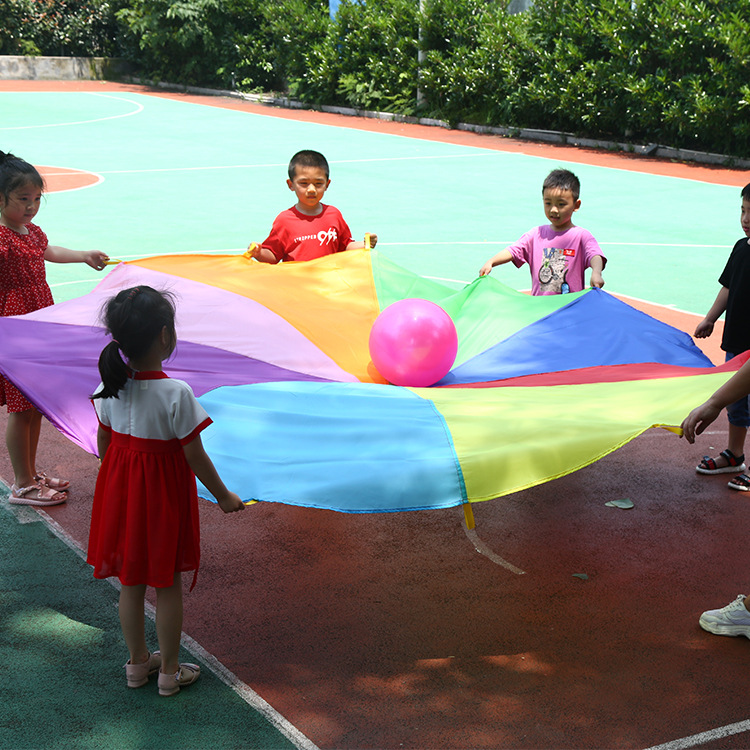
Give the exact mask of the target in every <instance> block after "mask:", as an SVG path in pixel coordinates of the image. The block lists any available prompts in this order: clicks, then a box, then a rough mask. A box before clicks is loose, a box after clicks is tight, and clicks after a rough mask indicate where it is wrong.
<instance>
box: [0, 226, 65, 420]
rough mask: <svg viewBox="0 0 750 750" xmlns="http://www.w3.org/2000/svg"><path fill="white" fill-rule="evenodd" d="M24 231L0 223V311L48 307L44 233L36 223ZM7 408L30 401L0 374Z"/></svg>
mask: <svg viewBox="0 0 750 750" xmlns="http://www.w3.org/2000/svg"><path fill="white" fill-rule="evenodd" d="M26 228H27V229H28V230H29V233H28V234H18V232H14V231H13V230H12V229H9V228H8V227H6V226H2V225H0V268H2V273H0V315H2V316H7V315H24V314H26V313H30V312H33V311H34V310H40V309H41V308H42V307H49V306H50V305H51V304H52V302H53V300H52V292H51V291H50V288H49V285H48V284H47V278H46V275H45V268H44V252H45V250H46V249H47V235H46V234H44V232H43V231H42V230H41V229H40V228H39V227H38V226H37V225H36V224H27V225H26ZM3 404H7V405H8V412H10V413H13V412H21V411H27V410H29V409H32V408H33V404H32V403H31V402H30V401H28V399H27V398H26V397H25V396H24V395H23V394H22V393H21V392H20V391H19V390H18V388H16V387H15V386H14V385H13V383H11V382H10V381H9V380H6V379H5V378H4V377H3V376H2V375H0V406H2V405H3Z"/></svg>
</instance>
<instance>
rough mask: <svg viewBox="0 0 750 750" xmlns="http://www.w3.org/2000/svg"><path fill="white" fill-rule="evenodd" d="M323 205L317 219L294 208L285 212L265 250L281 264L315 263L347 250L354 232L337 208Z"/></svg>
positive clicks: (275, 225)
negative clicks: (316, 259)
mask: <svg viewBox="0 0 750 750" xmlns="http://www.w3.org/2000/svg"><path fill="white" fill-rule="evenodd" d="M320 205H321V206H322V207H323V210H322V211H321V212H320V213H319V214H318V215H317V216H308V215H306V214H303V213H301V212H300V211H298V210H297V209H296V208H295V207H294V206H292V207H291V208H288V209H287V210H286V211H282V212H281V213H280V214H279V215H278V216H277V217H276V219H275V220H274V222H273V227H272V228H271V233H270V234H269V235H268V237H267V238H266V239H265V240H264V241H263V243H262V244H263V247H267V248H268V249H269V250H270V251H271V252H272V253H273V254H274V255H275V256H276V258H278V260H282V261H289V260H313V259H314V258H322V257H323V256H324V255H331V254H332V253H340V252H342V251H344V250H346V248H347V245H349V243H350V242H351V241H352V233H351V230H350V229H349V227H348V225H347V223H346V222H345V221H344V217H343V216H342V215H341V212H340V211H339V210H338V209H337V208H335V207H334V206H328V205H325V204H322V203H321V204H320Z"/></svg>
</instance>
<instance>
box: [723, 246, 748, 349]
mask: <svg viewBox="0 0 750 750" xmlns="http://www.w3.org/2000/svg"><path fill="white" fill-rule="evenodd" d="M719 283H720V284H721V285H722V286H724V287H726V288H727V289H728V290H729V296H728V297H727V310H726V316H725V318H724V335H723V337H722V339H721V348H722V349H723V350H724V351H725V352H730V353H731V354H741V353H742V352H745V351H747V350H748V349H750V239H748V238H747V237H743V238H742V239H740V240H737V242H736V243H735V245H734V247H733V248H732V252H731V253H730V255H729V260H727V264H726V266H725V267H724V270H723V271H722V274H721V276H719Z"/></svg>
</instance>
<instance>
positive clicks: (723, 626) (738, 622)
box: [698, 594, 750, 638]
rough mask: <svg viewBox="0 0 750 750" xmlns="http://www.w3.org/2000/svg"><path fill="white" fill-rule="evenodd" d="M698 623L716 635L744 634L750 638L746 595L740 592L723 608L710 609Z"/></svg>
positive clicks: (749, 615) (749, 616)
mask: <svg viewBox="0 0 750 750" xmlns="http://www.w3.org/2000/svg"><path fill="white" fill-rule="evenodd" d="M698 624H699V625H700V626H701V627H702V628H703V629H704V630H708V632H709V633H713V634H714V635H744V636H745V638H750V612H748V611H747V608H746V607H745V595H744V594H740V595H739V596H738V597H737V598H736V599H735V600H734V601H733V602H732V603H731V604H727V606H726V607H723V608H722V609H709V610H708V612H704V613H703V614H702V615H701V618H700V620H698Z"/></svg>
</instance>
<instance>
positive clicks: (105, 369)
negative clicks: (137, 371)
mask: <svg viewBox="0 0 750 750" xmlns="http://www.w3.org/2000/svg"><path fill="white" fill-rule="evenodd" d="M99 374H100V375H101V378H102V387H101V389H100V390H99V391H98V392H97V393H95V394H94V395H93V396H92V397H91V398H92V399H93V398H117V394H118V393H119V392H120V390H121V389H122V388H124V387H125V383H127V382H128V366H127V365H126V364H125V362H124V361H123V359H122V357H121V356H120V345H119V344H118V343H117V342H116V341H110V342H109V344H107V346H105V347H104V349H102V353H101V354H100V355H99Z"/></svg>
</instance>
